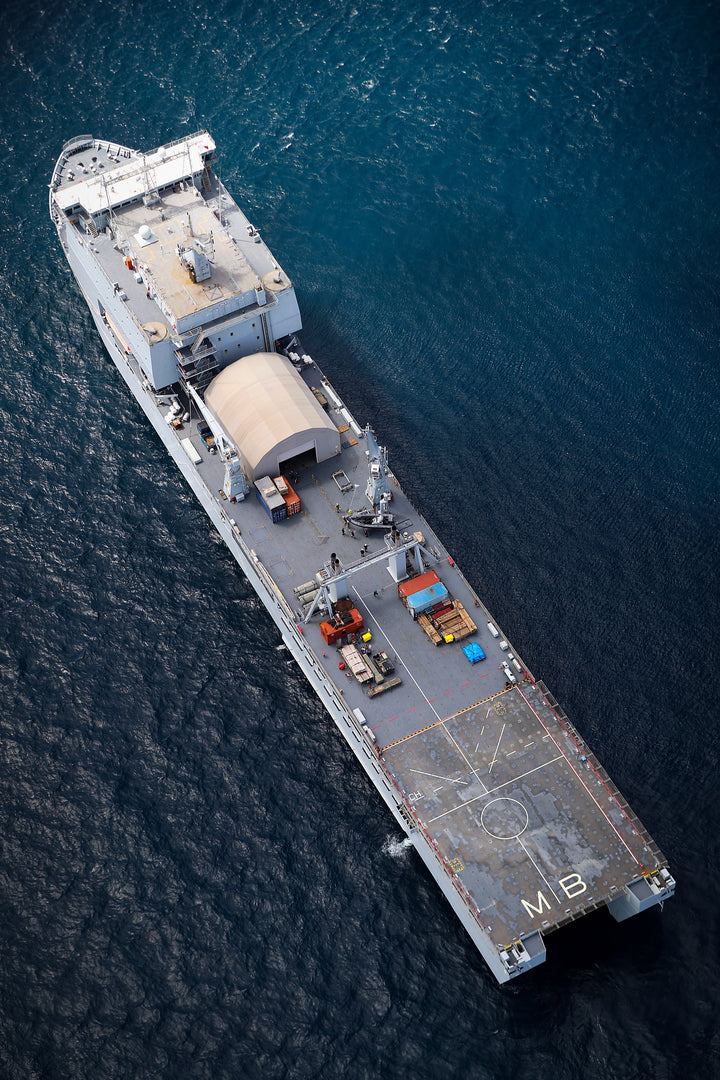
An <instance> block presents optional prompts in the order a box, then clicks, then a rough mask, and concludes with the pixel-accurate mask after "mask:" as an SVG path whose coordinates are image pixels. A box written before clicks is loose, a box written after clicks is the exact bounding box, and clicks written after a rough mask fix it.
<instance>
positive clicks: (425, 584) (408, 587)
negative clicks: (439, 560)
mask: <svg viewBox="0 0 720 1080" xmlns="http://www.w3.org/2000/svg"><path fill="white" fill-rule="evenodd" d="M439 582H440V578H439V577H438V576H437V574H436V573H435V571H434V570H428V571H427V573H425V574H418V576H417V577H414V578H410V580H409V581H401V582H400V584H399V585H398V596H399V597H400V599H401V600H402V602H403V603H405V601H406V600H407V598H408V596H412V595H413V593H416V592H422V590H423V589H429V588H430V586H431V585H437V584H439Z"/></svg>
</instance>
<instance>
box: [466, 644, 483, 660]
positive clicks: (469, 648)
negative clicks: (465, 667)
mask: <svg viewBox="0 0 720 1080" xmlns="http://www.w3.org/2000/svg"><path fill="white" fill-rule="evenodd" d="M463 652H464V653H465V655H466V656H467V658H468V660H469V661H470V663H471V664H477V662H478V660H484V659H485V653H484V652H483V651H482V649H481V648H480V646H479V645H477V644H476V643H475V642H474V641H471V642H470V644H469V645H463Z"/></svg>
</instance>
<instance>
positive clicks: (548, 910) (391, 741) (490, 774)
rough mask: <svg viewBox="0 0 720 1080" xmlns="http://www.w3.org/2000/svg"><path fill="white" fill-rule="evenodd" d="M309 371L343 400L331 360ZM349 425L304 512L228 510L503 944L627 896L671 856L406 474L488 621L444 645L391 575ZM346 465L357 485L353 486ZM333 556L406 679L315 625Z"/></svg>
mask: <svg viewBox="0 0 720 1080" xmlns="http://www.w3.org/2000/svg"><path fill="white" fill-rule="evenodd" d="M303 377H304V379H305V380H306V382H307V384H308V385H309V386H310V387H314V388H315V389H321V390H325V391H328V390H330V391H331V395H328V396H329V397H330V396H331V399H332V398H335V397H337V394H336V392H335V391H332V388H330V387H329V386H328V384H327V382H323V379H322V375H321V373H320V372H319V370H318V369H317V367H316V366H315V365H312V366H311V367H309V368H306V369H305V371H304V373H303ZM329 412H330V415H331V416H333V417H335V419H336V420H337V422H338V425H339V427H343V426H344V417H345V415H346V407H345V405H344V404H343V403H342V402H341V404H340V405H339V406H336V407H333V405H332V404H330V405H329ZM193 429H194V421H193V420H192V419H191V420H190V421H189V422H188V423H187V424H186V425H185V429H183V430H180V431H178V432H177V436H178V437H181V438H182V437H186V438H187V437H189V438H190V439H191V441H192V444H193V447H194V448H195V449H196V451H197V455H198V457H199V458H200V459H201V460H200V463H199V464H198V465H197V466H196V468H197V470H198V472H199V474H200V476H201V477H202V478H203V480H204V482H205V483H206V485H207V486H208V487H209V488H210V490H211V491H215V492H218V497H219V498H221V496H220V494H219V492H220V489H221V487H222V475H223V470H222V467H221V464H220V462H219V460H218V458H217V455H213V454H211V453H210V452H209V451H208V450H207V448H206V447H205V446H204V445H203V443H202V441H201V440H200V439H199V438H198V437H197V436H196V435H194V434H193ZM348 435H349V437H347V436H348ZM344 436H346V437H345V444H344V446H343V449H342V453H341V456H340V457H339V458H335V459H332V460H331V461H329V462H325V463H322V464H320V465H318V464H312V465H306V466H305V467H301V468H300V469H299V470H298V471H297V473H295V474H294V476H293V486H294V488H295V490H296V492H297V494H298V495H299V496H300V499H301V502H302V511H301V513H300V514H297V515H294V516H292V517H289V518H287V519H285V520H284V521H281V522H278V523H273V522H272V521H271V520H270V518H269V516H268V515H267V513H266V512H265V511H264V509H263V507H262V506H261V504H260V503H259V502H258V501H257V500H256V499H255V498H254V497H253V496H252V495H251V496H250V497H248V498H247V499H246V500H245V501H244V502H241V503H237V504H235V505H233V506H231V507H228V504H227V503H225V509H226V512H227V513H229V514H230V516H231V517H232V519H233V520H234V521H235V523H236V525H237V527H238V528H239V530H240V532H241V535H242V537H243V539H244V541H245V543H246V544H247V545H248V547H249V548H250V549H251V550H252V551H253V552H254V553H255V554H256V555H257V557H258V559H259V560H260V562H261V563H262V565H263V566H264V567H265V568H266V570H267V571H268V572H269V574H270V575H271V576H272V579H273V580H274V582H275V583H276V585H277V587H278V588H279V590H280V591H281V592H282V594H283V596H284V597H285V599H286V601H287V603H288V604H289V606H290V608H291V609H292V610H293V611H294V613H295V615H296V618H297V623H298V626H300V627H301V628H302V631H303V634H304V636H305V638H306V641H307V643H308V644H309V645H310V646H311V648H312V649H313V651H314V652H315V655H316V656H317V658H318V659H319V661H320V664H321V665H322V667H323V668H324V670H325V672H326V673H327V675H328V677H329V678H330V680H332V682H333V683H334V684H335V685H336V687H337V689H338V691H339V693H340V694H341V695H342V696H343V698H344V700H345V702H346V704H347V705H348V707H349V708H350V709H351V710H356V709H358V710H360V712H361V714H362V716H363V718H364V720H365V721H366V723H367V726H368V727H369V728H370V730H371V731H372V732H373V735H374V737H375V739H376V740H377V744H376V752H377V753H378V755H379V757H380V759H381V760H382V762H383V763H384V765H385V767H386V768H387V770H388V771H389V772H390V773H391V775H392V777H393V778H394V780H395V782H396V784H397V786H398V788H399V789H400V791H401V792H402V794H403V795H404V797H405V798H406V800H407V802H408V804H409V805H410V806H411V807H412V810H413V811H414V814H415V815H416V817H417V821H418V824H419V825H420V826H421V827H422V829H423V830H424V831H425V832H426V835H427V836H428V837H429V839H430V841H431V843H432V844H433V845H434V846H435V847H436V849H437V850H438V851H439V853H440V854H441V856H442V858H443V859H444V860H445V862H446V864H447V865H448V866H449V867H450V869H451V870H452V871H453V873H454V874H456V875H457V876H458V877H459V879H460V881H461V883H462V885H463V887H464V889H465V890H466V892H467V894H468V895H469V897H470V900H471V901H472V904H473V905H474V907H475V908H476V910H477V911H478V913H479V914H480V917H481V919H482V921H483V923H484V924H485V927H486V930H487V933H488V934H489V935H490V937H491V938H492V940H493V941H494V943H495V944H496V946H497V947H498V949H502V948H507V947H509V946H511V945H512V944H513V943H514V942H516V941H518V940H519V939H521V938H524V937H526V936H527V935H532V934H533V933H534V932H536V931H541V932H547V931H549V930H551V929H553V928H555V927H556V926H558V925H561V924H562V923H564V922H566V921H568V920H570V919H574V918H577V917H578V916H580V915H582V914H585V913H586V912H588V911H590V910H592V909H594V908H596V907H598V906H600V905H602V904H605V903H608V902H612V901H613V899H614V898H615V897H617V896H619V895H620V894H621V893H622V892H623V890H624V889H625V887H626V886H627V885H629V884H630V883H632V882H635V881H637V880H638V879H641V878H643V877H644V876H646V875H650V874H654V873H656V872H657V871H658V870H659V869H660V868H661V867H662V866H663V865H664V862H663V860H662V856H661V854H660V852H659V851H658V849H657V847H656V846H655V845H654V844H653V842H652V840H651V839H650V837H649V836H648V835H647V833H646V832H645V830H644V829H643V827H642V826H641V825H640V823H639V821H638V820H637V819H636V818H635V817H634V815H633V814H632V812H631V811H630V810H629V808H628V807H627V804H626V803H625V801H624V800H623V799H622V797H621V796H620V794H619V793H618V792H617V790H616V789H615V788H614V786H613V785H612V783H611V782H610V780H609V778H608V777H607V775H606V774H605V773H604V771H603V770H602V768H601V766H600V765H599V763H598V762H597V761H596V760H595V758H594V757H593V755H592V753H591V751H590V750H589V748H588V747H587V746H586V745H585V744H584V742H583V741H582V739H581V737H580V736H579V734H578V733H577V732H576V731H575V730H574V729H573V727H572V726H571V725H570V723H569V722H568V721H567V718H566V717H565V716H564V714H563V712H562V710H561V709H559V707H557V704H556V703H555V702H554V699H553V698H552V696H551V695H550V694H549V693H548V692H547V690H546V689H545V687H544V685H543V684H542V683H536V682H535V681H534V679H533V677H532V675H531V673H530V671H529V669H528V668H527V666H526V665H524V664H523V662H522V660H521V659H520V658H519V657H518V654H517V651H516V650H515V649H514V648H513V647H512V644H511V643H509V642H508V640H507V638H505V637H504V636H503V634H502V631H501V630H500V629H499V628H497V629H498V637H495V636H494V635H493V634H492V633H491V631H490V629H489V627H488V623H489V622H492V621H493V620H492V616H491V614H490V612H488V611H487V610H486V609H485V607H484V606H483V603H482V601H481V600H480V598H479V597H478V596H477V594H476V593H475V591H474V590H473V589H472V588H471V586H470V585H469V583H468V582H467V580H466V579H465V577H464V575H463V574H462V572H461V570H460V569H459V567H458V566H457V564H456V562H455V560H454V559H453V557H452V556H451V555H450V553H449V552H448V551H447V550H446V549H445V547H444V545H443V544H442V541H441V540H440V538H439V537H438V535H437V533H436V532H435V531H434V530H433V529H432V528H431V526H430V525H429V524H428V522H427V521H425V520H424V519H423V518H422V517H421V516H420V515H419V513H418V511H417V510H416V509H415V508H414V506H413V505H412V504H411V503H410V501H409V500H408V498H407V497H406V495H405V493H404V492H403V489H402V487H401V485H400V483H399V482H398V481H397V479H396V478H393V495H394V498H393V502H392V509H393V513H394V514H395V515H396V517H397V518H398V519H399V520H400V521H402V522H403V523H404V528H403V535H404V536H405V537H412V536H413V535H414V534H416V533H419V534H420V535H421V537H422V540H423V541H424V543H423V547H424V549H425V551H426V552H427V553H429V554H430V555H431V565H432V568H433V569H434V570H435V572H436V573H437V574H438V576H439V577H440V579H441V581H442V583H443V585H445V587H446V588H447V589H448V592H449V594H450V596H451V597H452V598H453V599H455V600H459V601H460V602H461V603H462V605H463V607H464V608H465V610H466V611H467V612H468V614H469V615H470V616H471V618H472V620H473V622H474V623H475V625H476V626H477V630H476V631H475V633H473V634H472V635H470V636H469V637H467V638H465V639H463V640H462V641H454V642H452V643H444V642H443V643H442V644H440V645H435V644H433V642H432V641H431V639H430V638H429V637H428V635H427V634H426V633H425V632H424V631H423V629H422V628H421V626H420V625H419V623H418V621H417V620H416V619H414V618H413V617H412V615H411V614H410V612H409V611H408V609H407V608H406V607H405V606H404V605H403V603H402V602H401V600H400V599H399V597H398V586H397V583H396V582H395V581H394V580H393V578H392V576H391V574H390V572H389V567H388V560H389V554H390V550H391V548H390V545H389V544H388V543H387V542H386V541H385V539H384V534H380V535H378V534H377V533H373V531H370V530H369V531H368V534H367V535H366V532H365V530H364V529H363V528H362V527H357V528H353V526H352V515H351V511H355V512H357V511H358V510H361V509H364V499H363V491H364V486H365V480H366V475H367V460H366V455H365V449H366V446H365V440H364V438H362V437H360V438H358V439H356V438H354V437H352V429H350V431H349V433H344ZM340 472H342V473H344V475H345V477H347V478H348V479H349V480H350V481H351V484H352V487H351V488H350V490H346V491H341V490H340V487H339V486H338V483H337V482H336V480H335V478H334V477H335V475H337V474H338V473H340ZM221 501H222V499H221ZM348 520H349V522H350V524H346V521H348ZM353 533H354V535H353ZM366 546H367V548H366ZM365 549H366V550H365ZM363 552H365V553H363ZM331 553H335V554H336V556H337V558H338V559H339V561H340V569H341V571H350V572H351V573H352V577H351V579H350V580H351V585H350V598H351V600H352V603H353V606H354V607H356V608H357V610H358V611H360V613H361V615H362V617H363V621H364V631H369V632H370V633H371V634H372V644H371V645H369V648H370V649H371V651H372V652H378V651H382V652H385V653H386V654H387V655H388V657H389V658H390V660H391V661H392V664H393V667H394V672H393V678H394V679H399V680H400V681H399V684H397V685H395V686H394V687H393V688H392V689H389V690H388V691H386V692H384V693H380V694H377V695H376V696H370V695H369V694H368V685H367V684H361V683H359V682H358V681H357V679H356V678H355V677H354V676H353V675H352V673H351V671H350V670H349V668H348V666H347V665H344V666H343V668H341V667H340V664H341V661H342V656H341V654H340V653H339V650H338V648H337V647H334V646H329V645H328V644H327V643H326V642H325V641H324V640H323V637H322V636H321V633H320V625H319V624H320V616H313V617H311V618H310V620H309V621H307V622H305V621H304V613H303V611H302V610H301V608H300V606H299V603H298V598H297V595H296V592H295V590H296V588H297V587H298V586H300V585H302V584H304V583H307V582H309V581H311V580H313V579H314V578H315V577H316V575H317V574H318V572H320V571H321V570H322V568H323V566H324V565H325V564H326V563H327V561H328V560H329V558H330V555H331ZM428 561H430V560H427V558H426V559H425V562H428ZM493 625H494V624H493ZM469 641H476V642H477V643H478V644H479V645H480V647H481V648H482V650H483V652H484V653H485V659H484V660H482V661H480V662H478V663H470V662H469V661H468V659H467V657H466V656H465V654H464V653H463V651H462V645H464V644H467V642H469ZM502 645H505V646H506V647H505V648H503V647H501V646H502ZM508 657H510V658H515V659H517V660H518V665H519V666H520V668H521V671H520V672H517V670H516V666H515V667H513V669H512V670H513V672H514V674H515V676H516V678H517V683H516V684H515V685H512V684H509V682H508V679H507V676H506V674H505V672H504V670H503V668H502V664H503V663H507V662H508ZM370 689H371V690H372V689H373V687H372V686H371V687H370ZM553 706H554V707H553Z"/></svg>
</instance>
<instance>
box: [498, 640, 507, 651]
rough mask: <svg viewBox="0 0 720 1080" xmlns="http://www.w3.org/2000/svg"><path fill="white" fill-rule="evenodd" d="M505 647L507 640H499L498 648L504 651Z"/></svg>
mask: <svg viewBox="0 0 720 1080" xmlns="http://www.w3.org/2000/svg"><path fill="white" fill-rule="evenodd" d="M507 647H508V643H507V641H501V642H500V648H501V649H502V651H503V652H505V650H506V649H507Z"/></svg>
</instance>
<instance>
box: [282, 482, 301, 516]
mask: <svg viewBox="0 0 720 1080" xmlns="http://www.w3.org/2000/svg"><path fill="white" fill-rule="evenodd" d="M280 479H281V480H282V481H283V483H284V484H285V487H286V488H287V491H283V492H281V494H282V497H283V499H284V500H285V506H286V507H287V516H288V517H290V516H291V515H292V514H299V513H300V511H301V509H302V504H301V502H300V499H299V497H298V496H297V495H296V494H295V491H294V490H293V488H292V486H291V485H290V484H289V483H288V481H287V477H285V476H281V477H280Z"/></svg>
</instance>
